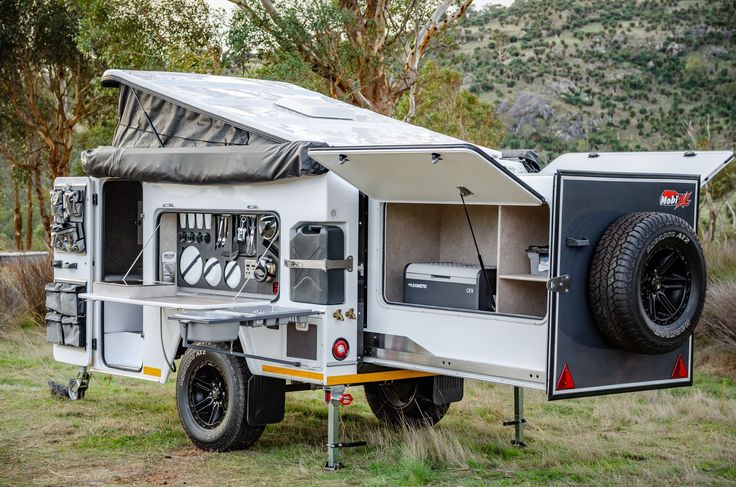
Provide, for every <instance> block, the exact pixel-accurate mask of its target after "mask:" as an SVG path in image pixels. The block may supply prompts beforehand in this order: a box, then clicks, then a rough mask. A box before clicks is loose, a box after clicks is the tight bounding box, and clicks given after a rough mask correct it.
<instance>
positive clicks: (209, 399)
mask: <svg viewBox="0 0 736 487" xmlns="http://www.w3.org/2000/svg"><path fill="white" fill-rule="evenodd" d="M227 400H228V391H227V385H226V383H225V378H224V376H223V373H222V371H221V370H220V369H219V368H218V367H217V365H215V364H214V363H212V362H203V363H201V364H199V365H198V366H197V368H196V369H195V370H194V372H193V373H192V375H191V377H190V379H189V407H190V409H191V411H192V416H193V417H194V420H195V421H196V422H197V424H199V425H200V426H202V427H203V428H206V429H213V428H216V427H217V426H218V425H219V424H220V423H222V420H223V419H224V418H225V414H226V413H227Z"/></svg>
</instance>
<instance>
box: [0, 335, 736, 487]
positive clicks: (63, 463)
mask: <svg viewBox="0 0 736 487" xmlns="http://www.w3.org/2000/svg"><path fill="white" fill-rule="evenodd" d="M1 338H2V340H0V485H75V486H77V485H184V484H185V483H186V485H217V486H220V485H249V486H250V485H268V486H273V485H335V486H337V485H361V486H394V485H453V486H454V485H463V486H475V485H488V484H489V483H494V484H499V485H519V484H521V485H535V484H573V483H583V484H588V485H611V484H625V485H630V484H653V485H662V484H686V485H703V484H716V485H717V484H729V483H734V482H736V466H735V464H736V462H734V458H736V382H734V378H733V371H732V372H731V374H730V375H727V374H726V375H724V374H719V373H718V371H717V367H715V368H714V366H713V365H709V366H708V367H702V369H703V370H707V371H708V373H707V374H706V373H702V372H700V373H697V374H696V379H695V386H694V387H692V388H681V389H672V390H663V391H651V392H640V393H633V394H623V395H616V396H605V397H599V398H589V399H575V400H570V401H564V402H555V403H549V402H547V401H546V399H545V397H544V394H542V393H540V392H528V393H527V398H526V399H527V401H526V403H527V411H526V412H527V414H526V416H527V420H528V421H529V422H528V423H527V430H526V431H527V440H528V443H529V446H528V448H526V449H524V450H519V449H516V448H514V447H512V446H511V445H510V439H511V437H512V429H511V428H508V427H504V426H502V425H501V423H502V421H503V420H504V419H508V418H509V417H510V415H511V411H512V397H511V396H512V395H511V389H510V388H509V387H501V386H493V385H489V384H483V383H479V382H470V381H469V382H468V383H467V385H466V391H465V399H464V400H463V401H462V402H460V403H458V404H454V405H453V406H452V407H451V409H450V412H449V413H448V415H447V417H446V418H445V419H443V421H442V422H441V423H440V424H439V425H438V426H437V427H435V428H433V429H428V430H420V431H412V430H407V429H405V430H398V431H392V430H388V429H385V428H383V427H382V426H380V425H379V423H378V422H377V421H376V419H375V418H374V417H373V415H372V414H371V412H370V410H369V408H368V407H367V405H366V403H365V400H364V397H363V394H362V390H361V389H360V388H352V389H351V393H352V394H353V395H354V396H355V398H356V401H355V403H354V404H353V405H352V406H350V407H348V408H346V409H345V410H344V414H343V417H342V421H343V431H344V432H345V435H344V438H345V439H346V440H367V441H368V446H367V447H365V448H356V449H351V450H348V451H346V452H345V455H344V459H343V460H344V462H345V464H346V468H344V469H343V470H341V471H338V472H336V473H335V472H323V471H322V469H321V466H322V465H323V464H324V461H325V451H324V443H325V441H326V438H325V435H326V414H325V412H326V409H325V406H324V404H323V403H322V399H321V394H320V393H319V392H299V393H294V394H291V395H289V396H288V398H287V411H286V418H285V420H284V421H283V422H282V423H280V424H277V425H272V426H269V427H268V428H267V429H266V432H265V433H264V435H263V437H262V438H261V440H260V441H259V442H258V443H257V444H256V445H255V446H254V447H253V448H252V449H250V450H245V451H238V452H231V453H208V452H202V451H200V450H197V449H195V448H193V447H192V446H191V444H190V443H189V441H188V439H187V437H186V435H185V434H184V432H183V431H182V429H181V426H180V424H179V419H178V416H177V412H176V405H175V401H174V383H173V382H169V383H168V384H166V385H164V386H161V385H157V384H151V383H148V382H142V381H135V380H128V379H121V378H113V377H108V376H103V375H100V374H97V375H94V376H93V379H92V382H91V386H90V389H89V391H88V393H87V397H86V398H85V399H84V400H83V401H77V402H72V401H68V400H62V399H58V398H54V397H51V396H50V395H49V393H48V390H47V387H46V381H47V380H48V379H57V380H61V379H66V378H68V377H70V376H71V375H73V374H74V372H75V370H74V368H73V367H68V366H65V365H62V364H58V363H56V362H54V361H53V360H52V359H51V356H50V347H49V346H47V345H46V344H45V343H44V337H43V336H42V334H41V332H40V330H38V329H30V328H22V329H21V328H17V329H14V330H13V331H12V332H6V333H5V334H3V335H2V337H1Z"/></svg>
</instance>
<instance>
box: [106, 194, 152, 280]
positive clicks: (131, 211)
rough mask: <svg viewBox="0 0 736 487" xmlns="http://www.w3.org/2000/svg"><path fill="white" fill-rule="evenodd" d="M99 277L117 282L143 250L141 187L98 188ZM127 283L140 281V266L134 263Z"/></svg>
mask: <svg viewBox="0 0 736 487" xmlns="http://www.w3.org/2000/svg"><path fill="white" fill-rule="evenodd" d="M102 208H103V220H102V227H103V229H102V235H103V238H102V249H103V256H102V266H103V267H102V275H103V276H104V280H105V281H115V280H120V279H122V278H123V276H124V275H125V274H126V273H127V272H128V269H130V266H131V265H133V262H134V261H135V260H136V257H137V256H138V254H139V253H140V251H141V249H142V248H143V226H142V224H141V219H140V215H141V213H142V212H143V186H142V185H141V183H140V182H138V181H117V180H112V181H107V182H106V183H105V184H104V185H103V186H102ZM128 279H129V280H135V279H139V280H140V279H143V262H142V260H141V259H138V261H137V262H136V263H135V265H134V266H133V268H132V269H131V270H130V274H129V275H128Z"/></svg>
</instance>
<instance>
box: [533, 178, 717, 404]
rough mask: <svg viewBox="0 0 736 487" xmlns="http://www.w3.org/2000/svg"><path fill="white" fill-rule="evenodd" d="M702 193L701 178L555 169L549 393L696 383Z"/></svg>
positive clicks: (572, 394)
mask: <svg viewBox="0 0 736 487" xmlns="http://www.w3.org/2000/svg"><path fill="white" fill-rule="evenodd" d="M698 195H699V177H698V176H693V177H687V176H681V175H678V176H667V175H644V174H636V175H626V174H603V173H582V172H566V171H559V172H558V173H557V175H556V180H555V208H556V212H555V216H554V220H553V237H552V239H551V240H552V242H551V244H552V247H553V248H552V256H553V261H552V263H551V274H550V276H551V277H552V278H551V280H550V284H549V286H548V287H549V288H550V292H551V299H550V300H549V302H550V310H549V316H550V340H549V342H550V350H549V366H548V376H547V390H548V396H549V398H550V399H561V398H569V397H579V396H589V395H599V394H606V393H612V392H626V391H632V390H639V389H654V388H659V387H675V386H686V385H690V384H691V383H692V341H693V340H692V333H693V330H694V328H695V326H696V325H697V322H698V319H699V317H700V313H701V311H702V308H703V303H704V300H705V290H706V289H705V288H706V280H707V276H706V268H705V259H704V257H703V252H702V249H701V247H700V243H699V242H698V239H697V231H696V229H697V217H698V211H697V208H698Z"/></svg>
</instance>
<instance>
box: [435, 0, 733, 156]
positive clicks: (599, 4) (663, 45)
mask: <svg viewBox="0 0 736 487" xmlns="http://www.w3.org/2000/svg"><path fill="white" fill-rule="evenodd" d="M457 36H458V41H459V51H458V52H457V53H456V54H455V55H454V56H451V57H450V58H448V59H445V60H444V62H446V63H450V64H452V65H454V66H455V67H457V68H458V69H459V70H461V71H462V72H463V73H465V83H466V84H467V85H468V86H469V87H470V89H471V91H473V92H475V93H478V94H480V95H481V97H482V98H484V99H487V100H490V101H492V102H493V103H495V104H496V106H497V109H498V111H499V113H501V114H502V116H503V118H504V119H505V120H506V122H507V125H508V129H509V133H508V135H507V137H506V140H505V143H506V146H508V147H515V148H518V147H522V146H523V147H531V148H536V149H538V150H539V151H540V152H541V153H542V154H543V155H544V156H546V157H547V158H550V157H553V156H555V155H557V154H560V153H562V152H568V151H587V150H619V151H620V150H668V149H682V148H686V147H689V146H690V145H691V144H690V142H689V138H688V136H687V130H686V128H685V127H686V125H687V124H688V123H690V124H692V125H693V126H694V127H696V128H698V129H699V130H700V131H701V133H705V128H706V127H708V126H709V127H710V134H711V140H710V143H711V144H712V145H714V146H715V147H719V148H730V147H733V143H734V140H735V138H736V137H735V136H734V134H735V132H736V49H735V47H736V2H733V1H732V0H728V1H710V0H696V1H692V0H682V1H678V0H647V1H635V0H628V1H616V2H614V1H595V0H551V1H549V0H526V1H524V0H517V1H516V2H515V3H514V4H513V5H512V6H511V7H508V8H504V7H500V6H495V7H488V8H485V9H483V10H480V11H475V12H472V13H471V14H470V15H469V16H468V18H467V19H465V21H464V23H463V25H462V26H461V28H460V29H459V30H458V34H457Z"/></svg>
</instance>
